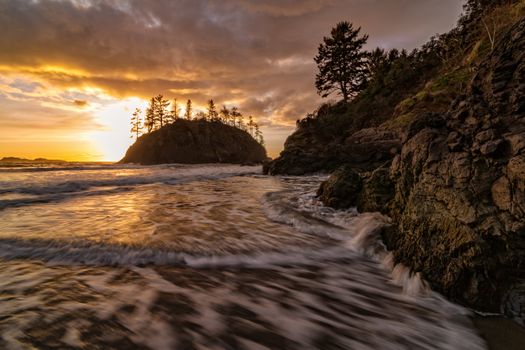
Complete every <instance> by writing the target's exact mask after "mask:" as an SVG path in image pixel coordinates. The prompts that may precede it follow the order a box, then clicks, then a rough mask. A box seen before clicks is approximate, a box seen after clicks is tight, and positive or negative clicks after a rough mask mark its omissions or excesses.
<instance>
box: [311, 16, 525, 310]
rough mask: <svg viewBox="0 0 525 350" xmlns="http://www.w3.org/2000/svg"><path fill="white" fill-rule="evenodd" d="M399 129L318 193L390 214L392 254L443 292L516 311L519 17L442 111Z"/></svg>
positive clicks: (521, 262)
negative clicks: (385, 154)
mask: <svg viewBox="0 0 525 350" xmlns="http://www.w3.org/2000/svg"><path fill="white" fill-rule="evenodd" d="M401 138H402V141H403V144H402V147H401V150H400V152H399V153H398V154H397V155H396V156H395V157H394V158H393V161H392V163H391V164H389V163H386V164H385V165H384V166H382V167H379V168H377V169H376V170H374V171H373V172H356V170H355V169H354V168H353V167H351V166H350V167H349V166H348V165H345V167H344V168H341V169H340V170H338V171H337V172H335V173H334V174H333V175H332V177H331V178H330V179H329V180H328V181H327V182H325V183H324V184H323V185H322V186H321V188H320V190H319V195H320V197H321V199H322V200H323V201H324V202H325V203H326V204H328V205H332V206H335V207H347V206H357V207H358V209H360V210H361V211H381V212H383V213H385V214H388V215H390V216H391V217H392V219H393V221H394V222H395V226H394V227H393V228H392V229H389V230H388V231H385V233H384V240H385V243H386V245H387V247H388V248H389V249H390V250H392V251H393V252H394V255H395V258H396V261H397V262H402V263H404V264H406V265H408V266H410V267H412V269H413V270H414V271H420V272H422V273H423V275H424V276H425V278H426V279H427V280H428V281H430V283H431V284H432V286H433V287H434V288H435V289H436V290H438V291H440V292H442V293H443V294H445V295H447V296H448V297H450V298H451V299H453V300H456V301H460V302H462V303H464V304H466V305H469V306H472V307H474V308H476V309H480V310H485V311H493V312H500V311H503V312H505V313H506V314H508V315H511V316H516V317H519V318H521V319H525V283H524V281H525V20H522V21H520V22H519V23H518V24H516V25H515V26H513V27H512V28H511V29H510V30H509V31H508V32H507V33H506V34H505V35H503V36H502V37H501V39H500V40H499V41H498V44H497V45H496V46H495V48H494V50H493V52H492V53H491V54H490V55H489V56H488V57H487V58H486V59H485V61H484V62H483V63H482V64H481V65H480V66H479V67H478V68H477V70H476V73H475V74H474V75H473V78H472V80H471V82H470V84H469V86H468V89H467V90H466V93H465V94H464V95H462V96H460V97H458V98H457V99H456V100H455V101H454V103H453V104H452V105H451V106H450V108H449V109H448V111H447V112H445V113H431V112H425V113H421V114H419V115H416V116H414V118H413V120H412V121H411V122H410V123H409V124H408V125H407V127H405V128H404V129H403V131H402V134H401ZM349 183H351V185H350V184H349Z"/></svg>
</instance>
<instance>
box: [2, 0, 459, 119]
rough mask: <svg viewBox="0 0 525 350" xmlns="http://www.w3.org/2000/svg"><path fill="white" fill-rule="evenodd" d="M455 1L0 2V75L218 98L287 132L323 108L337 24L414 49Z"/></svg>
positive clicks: (378, 42) (373, 41)
mask: <svg viewBox="0 0 525 350" xmlns="http://www.w3.org/2000/svg"><path fill="white" fill-rule="evenodd" d="M461 3H462V2H461V1H457V0H301V1H300V0H151V1H142V0H47V1H43V0H41V1H37V0H0V32H1V33H2V35H1V36H0V74H14V73H16V72H19V73H20V72H22V73H24V74H26V75H30V76H32V77H34V80H35V83H34V84H39V85H23V84H25V83H22V82H19V85H20V89H21V90H23V91H21V92H20V93H24V91H25V92H31V89H39V88H41V84H49V85H50V86H54V87H60V88H63V89H66V88H70V87H98V88H101V89H103V90H104V91H106V93H108V94H111V95H113V96H117V97H127V96H140V97H148V96H151V95H153V94H156V93H163V94H165V95H167V96H168V97H175V96H177V97H178V98H179V99H181V100H182V99H186V98H192V99H195V100H196V101H197V102H200V103H204V101H206V99H208V98H209V97H214V98H215V99H216V101H218V102H219V103H221V102H223V101H224V102H226V103H236V104H240V105H241V106H242V108H243V110H245V111H246V113H249V114H253V115H256V116H259V117H260V118H261V122H262V123H263V124H265V125H267V126H268V127H270V126H272V125H273V127H276V126H277V125H285V124H287V125H293V123H294V121H295V120H296V119H297V118H299V117H301V116H304V114H305V113H307V112H308V111H311V110H313V109H314V108H315V106H316V105H317V104H318V103H319V101H320V99H319V97H317V95H316V93H315V89H314V87H313V79H314V75H315V65H314V64H313V61H312V57H313V56H314V55H315V54H316V50H317V45H318V43H319V42H320V41H321V39H322V37H323V36H324V35H327V34H328V33H329V31H330V29H331V27H332V26H333V25H334V24H335V23H336V22H338V21H340V20H349V21H351V22H354V23H355V24H356V25H358V26H362V28H363V31H364V32H366V33H368V34H370V40H369V47H370V48H372V47H374V46H382V47H386V48H392V47H399V48H407V49H412V48H414V47H417V46H419V45H421V44H422V43H423V42H424V41H425V40H427V39H428V38H429V37H430V36H431V35H433V34H435V33H437V32H444V31H446V30H448V29H449V28H451V27H452V26H453V25H454V23H455V21H456V20H457V17H458V15H459V12H460V9H461ZM56 67H59V68H60V69H58V68H57V69H55V68H56ZM2 72H3V73H2ZM79 100H82V101H84V100H85V99H79ZM85 101H87V100H85ZM74 103H75V104H76V105H78V103H77V102H76V101H75V102H74Z"/></svg>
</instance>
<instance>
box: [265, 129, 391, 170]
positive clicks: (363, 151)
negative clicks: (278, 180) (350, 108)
mask: <svg viewBox="0 0 525 350" xmlns="http://www.w3.org/2000/svg"><path fill="white" fill-rule="evenodd" d="M399 149H401V139H400V135H399V134H398V133H396V132H394V131H392V130H388V129H385V128H366V129H361V130H358V131H355V132H353V133H350V135H349V136H347V137H344V138H342V139H337V140H334V139H331V138H324V137H322V136H319V135H318V134H317V133H316V132H315V130H310V129H298V130H297V131H296V132H295V133H294V134H292V135H291V136H290V137H289V138H288V139H287V140H286V143H285V148H284V151H283V152H282V153H281V155H280V157H279V158H277V159H275V160H273V161H272V162H270V163H268V164H267V165H266V166H265V169H264V172H265V173H266V174H270V175H279V174H286V175H304V174H308V173H314V172H318V171H323V172H325V171H332V170H335V169H337V168H338V167H339V166H340V165H341V164H346V165H348V166H351V167H352V168H355V169H359V170H361V171H370V170H373V169H375V168H377V167H378V166H380V165H381V164H383V163H385V161H389V160H392V158H393V157H394V155H395V154H396V152H397V151H399Z"/></svg>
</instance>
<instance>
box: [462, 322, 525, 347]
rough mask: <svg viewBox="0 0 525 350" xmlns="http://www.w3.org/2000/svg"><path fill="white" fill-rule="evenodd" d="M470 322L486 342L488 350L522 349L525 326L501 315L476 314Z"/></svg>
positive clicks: (524, 342) (524, 340) (524, 341)
mask: <svg viewBox="0 0 525 350" xmlns="http://www.w3.org/2000/svg"><path fill="white" fill-rule="evenodd" d="M472 323H473V324H474V326H475V327H476V328H477V329H478V331H479V333H480V334H481V336H482V337H483V339H484V340H485V341H486V342H487V346H488V348H489V350H524V349H525V327H522V326H520V325H519V324H517V323H516V322H514V321H512V320H510V319H508V318H505V317H502V316H488V317H483V316H476V317H473V318H472Z"/></svg>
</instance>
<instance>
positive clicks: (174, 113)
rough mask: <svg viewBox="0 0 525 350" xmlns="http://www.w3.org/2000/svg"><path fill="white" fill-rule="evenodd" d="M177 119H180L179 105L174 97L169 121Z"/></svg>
mask: <svg viewBox="0 0 525 350" xmlns="http://www.w3.org/2000/svg"><path fill="white" fill-rule="evenodd" d="M177 119H180V107H179V104H178V102H177V99H176V98H174V99H173V102H172V103H171V112H170V122H171V123H173V122H174V121H176V120H177Z"/></svg>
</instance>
